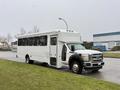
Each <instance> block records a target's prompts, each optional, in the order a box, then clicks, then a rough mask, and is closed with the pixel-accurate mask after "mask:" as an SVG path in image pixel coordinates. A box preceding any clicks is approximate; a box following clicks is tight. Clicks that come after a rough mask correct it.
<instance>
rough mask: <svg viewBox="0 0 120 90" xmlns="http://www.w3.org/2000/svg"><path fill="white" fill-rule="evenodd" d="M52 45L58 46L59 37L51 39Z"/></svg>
mask: <svg viewBox="0 0 120 90" xmlns="http://www.w3.org/2000/svg"><path fill="white" fill-rule="evenodd" d="M50 44H51V45H57V37H51V38H50Z"/></svg>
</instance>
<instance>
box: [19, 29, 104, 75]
mask: <svg viewBox="0 0 120 90" xmlns="http://www.w3.org/2000/svg"><path fill="white" fill-rule="evenodd" d="M80 43H81V38H80V33H77V32H62V31H53V32H46V33H33V34H26V35H20V36H18V47H17V53H18V56H19V57H23V58H25V59H26V62H27V63H33V60H35V61H39V62H42V63H47V64H48V65H49V66H53V67H56V68H62V67H64V66H69V67H70V69H71V70H72V71H73V72H75V73H81V72H82V69H83V68H84V69H86V70H87V69H92V70H99V69H101V68H102V66H103V65H104V62H103V55H102V52H99V51H95V50H86V49H85V48H84V47H83V46H82V45H81V44H80Z"/></svg>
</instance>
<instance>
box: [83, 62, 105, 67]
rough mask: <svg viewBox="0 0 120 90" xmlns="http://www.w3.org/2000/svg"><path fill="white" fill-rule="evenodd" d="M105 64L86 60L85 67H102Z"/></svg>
mask: <svg viewBox="0 0 120 90" xmlns="http://www.w3.org/2000/svg"><path fill="white" fill-rule="evenodd" d="M103 65H104V62H103V61H101V62H84V68H85V69H92V68H93V69H95V68H102V66H103Z"/></svg>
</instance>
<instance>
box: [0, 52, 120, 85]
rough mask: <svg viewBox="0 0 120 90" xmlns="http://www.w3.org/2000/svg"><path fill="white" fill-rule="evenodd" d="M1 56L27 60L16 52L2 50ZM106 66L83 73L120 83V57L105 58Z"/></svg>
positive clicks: (14, 59)
mask: <svg viewBox="0 0 120 90" xmlns="http://www.w3.org/2000/svg"><path fill="white" fill-rule="evenodd" d="M0 58H4V59H9V60H13V61H17V62H25V60H24V59H22V58H16V52H1V51H0ZM104 62H105V66H104V67H103V69H101V70H99V72H96V73H92V72H85V71H84V72H83V74H82V75H84V76H89V77H93V78H96V79H101V80H105V81H110V82H114V83H118V84H120V59H115V58H104ZM61 70H63V71H69V69H68V68H65V69H61Z"/></svg>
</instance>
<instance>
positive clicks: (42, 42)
mask: <svg viewBox="0 0 120 90" xmlns="http://www.w3.org/2000/svg"><path fill="white" fill-rule="evenodd" d="M39 45H40V46H47V36H40V38H39Z"/></svg>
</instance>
